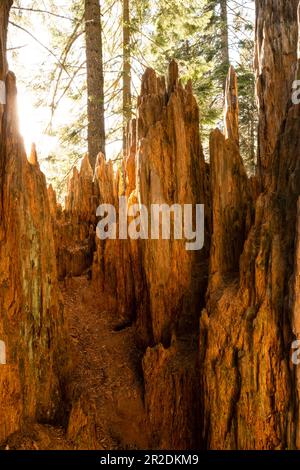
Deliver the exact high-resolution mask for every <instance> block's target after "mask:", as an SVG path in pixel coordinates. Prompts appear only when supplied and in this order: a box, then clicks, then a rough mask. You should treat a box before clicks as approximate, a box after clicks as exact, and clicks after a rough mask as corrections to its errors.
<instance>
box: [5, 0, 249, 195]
mask: <svg viewBox="0 0 300 470" xmlns="http://www.w3.org/2000/svg"><path fill="white" fill-rule="evenodd" d="M95 18H97V21H94V19H95ZM253 23H254V1H248V0H247V1H245V0H238V1H235V0H189V1H184V0H155V1H153V0H101V1H100V3H99V0H72V1H71V0H70V1H69V0H43V1H37V0H18V1H15V2H14V6H13V8H12V12H11V17H10V26H9V44H8V48H9V60H10V63H13V64H14V72H15V73H16V75H17V77H18V87H19V107H20V120H21V131H22V134H23V136H24V139H25V141H26V145H27V147H29V145H30V144H31V142H32V141H35V142H36V144H37V149H38V153H39V159H40V163H41V167H42V170H43V171H44V172H45V173H46V175H47V179H48V181H49V182H50V183H52V185H53V186H54V187H55V189H56V190H57V192H58V196H59V197H60V198H61V197H62V196H63V194H64V190H65V187H66V181H67V176H68V174H69V172H70V170H71V168H72V167H73V165H74V164H76V163H77V162H79V160H80V159H81V157H82V155H83V154H84V153H85V152H86V150H87V147H88V149H89V156H90V160H91V162H92V164H94V163H95V159H96V155H97V153H98V151H99V150H101V151H102V152H103V153H104V154H105V155H106V158H109V159H112V160H114V161H115V162H116V165H117V164H118V162H119V161H120V160H121V158H122V151H123V148H124V147H125V146H126V127H127V122H128V121H129V120H130V119H131V118H132V117H133V116H134V114H135V107H136V98H137V96H138V94H139V87H140V79H141V76H142V74H143V72H144V70H145V68H146V67H153V68H155V69H156V70H157V71H158V72H159V73H161V74H164V73H165V71H166V66H167V64H168V63H169V62H170V60H171V59H176V61H177V62H178V63H179V66H180V71H181V75H182V76H183V80H184V81H188V80H189V79H191V80H192V83H193V89H194V93H195V94H196V97H197V99H198V102H199V107H200V113H201V134H202V141H203V145H204V150H205V151H206V149H207V146H208V136H209V132H210V130H211V129H212V128H214V127H220V128H222V119H221V115H222V108H223V93H224V85H225V77H226V75H227V72H228V66H229V64H230V63H232V64H233V65H234V66H235V68H236V71H237V74H238V79H239V104H240V134H241V136H242V137H241V142H240V145H241V154H242V157H243V159H244V161H245V163H246V167H247V170H248V172H249V173H252V172H253V171H254V167H255V154H256V126H257V111H256V103H255V77H254V72H253V48H254V40H253V38H254V31H253V30H254V24H253ZM33 129H35V131H33ZM205 153H206V156H207V152H205Z"/></svg>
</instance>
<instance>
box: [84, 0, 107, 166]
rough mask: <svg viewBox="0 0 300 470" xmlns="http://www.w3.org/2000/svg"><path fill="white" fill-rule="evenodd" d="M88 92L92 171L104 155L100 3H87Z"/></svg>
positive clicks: (86, 0) (89, 143) (93, 1)
mask: <svg viewBox="0 0 300 470" xmlns="http://www.w3.org/2000/svg"><path fill="white" fill-rule="evenodd" d="M84 20H85V39H86V48H85V52H86V70H87V92H88V104H87V115H88V150H89V159H90V163H91V165H92V168H94V167H95V163H96V158H97V155H98V153H99V152H102V153H103V154H104V155H105V116H104V115H105V113H104V75H103V51H102V23H101V10H100V3H99V0H85V2H84Z"/></svg>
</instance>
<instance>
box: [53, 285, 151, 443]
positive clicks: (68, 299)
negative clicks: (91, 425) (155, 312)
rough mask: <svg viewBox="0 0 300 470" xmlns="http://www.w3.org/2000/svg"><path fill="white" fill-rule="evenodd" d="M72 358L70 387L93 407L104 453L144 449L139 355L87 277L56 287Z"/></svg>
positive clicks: (128, 333) (131, 334) (128, 332)
mask: <svg viewBox="0 0 300 470" xmlns="http://www.w3.org/2000/svg"><path fill="white" fill-rule="evenodd" d="M61 290H62V294H63V297H64V304H65V316H66V320H67V322H68V323H69V331H70V339H71V344H72V353H73V358H74V365H75V371H74V379H73V380H74V382H75V384H76V385H77V386H78V387H81V389H82V390H83V395H84V397H85V400H87V401H88V402H91V403H93V404H94V406H95V410H96V413H95V419H96V429H97V442H98V443H99V446H101V447H102V448H104V449H118V448H123V449H124V448H145V446H146V445H147V441H146V438H145V428H144V425H143V423H144V408H143V401H142V383H141V380H140V376H141V374H140V370H139V367H140V352H139V350H138V349H137V346H136V344H135V335H134V328H132V327H128V328H125V329H122V330H121V331H116V327H117V326H118V322H117V318H116V315H115V314H114V312H112V311H109V310H107V308H106V305H105V303H103V300H101V297H102V299H103V296H101V295H99V294H98V293H97V292H95V290H94V289H93V287H92V285H91V282H90V281H88V280H87V278H86V277H84V276H82V277H79V278H72V279H68V280H67V281H66V282H65V283H64V285H62V286H61Z"/></svg>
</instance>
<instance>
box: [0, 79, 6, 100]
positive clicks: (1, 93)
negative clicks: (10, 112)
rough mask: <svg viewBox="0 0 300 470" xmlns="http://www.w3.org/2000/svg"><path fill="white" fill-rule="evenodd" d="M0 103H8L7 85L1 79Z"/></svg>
mask: <svg viewBox="0 0 300 470" xmlns="http://www.w3.org/2000/svg"><path fill="white" fill-rule="evenodd" d="M0 104H6V87H5V82H3V81H2V80H0Z"/></svg>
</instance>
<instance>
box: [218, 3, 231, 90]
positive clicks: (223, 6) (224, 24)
mask: <svg viewBox="0 0 300 470" xmlns="http://www.w3.org/2000/svg"><path fill="white" fill-rule="evenodd" d="M220 18H221V40H222V66H223V67H224V93H225V86H226V76H227V72H228V67H229V65H230V59H229V35H228V15H227V0H220Z"/></svg>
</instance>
